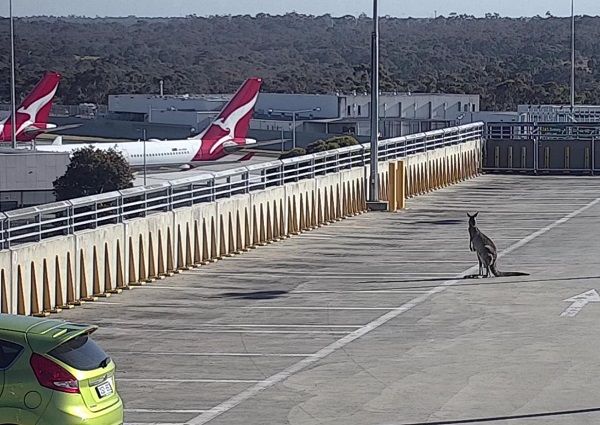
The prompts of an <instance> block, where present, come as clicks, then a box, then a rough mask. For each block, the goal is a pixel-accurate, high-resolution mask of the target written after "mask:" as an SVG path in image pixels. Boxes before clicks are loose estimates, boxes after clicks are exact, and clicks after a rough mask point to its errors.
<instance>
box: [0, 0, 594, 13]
mask: <svg viewBox="0 0 600 425" xmlns="http://www.w3.org/2000/svg"><path fill="white" fill-rule="evenodd" d="M574 1H575V14H578V15H583V14H586V15H600V0H574ZM2 3H4V4H2ZM12 3H13V14H14V15H15V16H35V15H54V16H66V15H80V16H91V17H95V16H128V15H136V16H149V17H150V16H185V15H191V14H196V15H198V16H208V15H228V14H231V15H239V14H251V15H255V14H257V13H261V12H262V13H270V14H284V13H287V12H294V11H295V12H298V13H305V14H313V15H323V14H326V13H329V14H331V15H333V16H343V15H359V14H360V13H362V12H364V13H366V14H367V15H369V16H370V15H371V14H372V10H373V6H372V5H373V2H372V0H352V1H349V0H169V1H165V0H13V2H12ZM8 4H9V2H8V0H0V16H8V10H9V9H8ZM570 10H571V2H570V0H500V1H498V0H419V1H409V0H379V13H380V15H381V16H385V15H391V16H398V17H408V16H412V17H433V16H434V15H435V14H437V15H445V16H447V15H448V14H450V13H452V12H456V13H458V14H462V13H466V14H469V15H476V16H483V15H484V14H485V13H487V12H491V13H493V12H497V13H499V14H500V15H502V16H534V15H541V16H543V15H544V14H545V13H546V11H550V12H551V13H552V14H553V15H555V16H569V15H570V13H571V12H570Z"/></svg>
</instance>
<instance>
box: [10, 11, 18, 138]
mask: <svg viewBox="0 0 600 425" xmlns="http://www.w3.org/2000/svg"><path fill="white" fill-rule="evenodd" d="M8 9H9V10H8V13H9V17H10V99H11V108H12V121H11V123H10V127H11V140H12V148H13V149H17V127H16V125H17V124H16V123H17V96H16V94H15V28H14V23H13V14H12V0H9V1H8Z"/></svg>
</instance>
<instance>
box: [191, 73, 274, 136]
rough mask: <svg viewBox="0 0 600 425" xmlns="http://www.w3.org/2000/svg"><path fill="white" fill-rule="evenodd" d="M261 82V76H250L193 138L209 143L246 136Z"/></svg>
mask: <svg viewBox="0 0 600 425" xmlns="http://www.w3.org/2000/svg"><path fill="white" fill-rule="evenodd" d="M261 84H262V79H260V78H248V79H247V80H246V81H245V82H244V84H242V86H241V87H240V88H239V89H238V91H237V92H236V93H235V95H233V97H232V98H231V100H230V101H229V102H227V104H226V105H225V107H224V108H223V110H221V112H220V113H219V115H218V116H217V118H216V119H215V120H214V121H213V122H212V123H211V124H210V125H209V126H208V127H207V128H206V130H204V131H203V132H202V133H200V134H198V135H197V136H194V137H193V138H194V139H202V140H205V141H209V143H211V142H217V141H219V140H222V139H223V138H224V137H227V138H229V139H238V138H239V139H243V138H245V137H246V135H247V134H248V128H249V127H250V120H251V119H252V114H253V113H254V105H256V100H257V99H258V93H259V91H260V86H261Z"/></svg>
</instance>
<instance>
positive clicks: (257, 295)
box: [211, 290, 288, 300]
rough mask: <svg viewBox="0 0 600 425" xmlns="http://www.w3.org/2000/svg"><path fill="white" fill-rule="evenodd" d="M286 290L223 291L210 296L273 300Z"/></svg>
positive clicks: (282, 294)
mask: <svg viewBox="0 0 600 425" xmlns="http://www.w3.org/2000/svg"><path fill="white" fill-rule="evenodd" d="M287 293H288V291H277V290H275V291H253V292H223V293H222V294H218V295H214V296H212V297H211V298H229V299H233V300H274V299H276V298H280V297H283V296H284V295H286V294H287Z"/></svg>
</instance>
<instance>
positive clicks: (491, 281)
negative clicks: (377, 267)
mask: <svg viewBox="0 0 600 425" xmlns="http://www.w3.org/2000/svg"><path fill="white" fill-rule="evenodd" d="M520 277H526V276H520ZM472 279H474V275H468V276H464V277H462V278H460V277H459V278H457V277H455V276H449V277H435V278H427V279H394V280H362V281H360V282H357V283H418V282H432V283H434V284H432V285H412V286H401V287H397V288H390V287H386V288H381V287H377V288H365V289H364V290H365V291H366V290H369V291H373V290H375V291H376V290H378V289H381V290H390V289H433V288H437V287H438V286H439V284H435V282H448V281H450V280H457V281H464V282H465V283H460V284H456V285H454V287H458V286H460V287H463V286H484V285H485V286H489V285H511V286H513V285H517V284H525V285H529V284H532V283H543V282H565V281H567V282H568V281H575V280H592V279H600V276H572V277H564V278H552V279H528V280H515V279H506V278H502V277H488V278H480V279H476V280H477V281H476V282H473V281H472ZM467 281H471V282H472V283H466V282H467Z"/></svg>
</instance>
